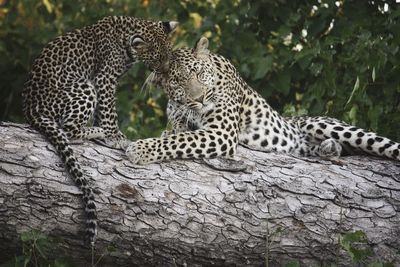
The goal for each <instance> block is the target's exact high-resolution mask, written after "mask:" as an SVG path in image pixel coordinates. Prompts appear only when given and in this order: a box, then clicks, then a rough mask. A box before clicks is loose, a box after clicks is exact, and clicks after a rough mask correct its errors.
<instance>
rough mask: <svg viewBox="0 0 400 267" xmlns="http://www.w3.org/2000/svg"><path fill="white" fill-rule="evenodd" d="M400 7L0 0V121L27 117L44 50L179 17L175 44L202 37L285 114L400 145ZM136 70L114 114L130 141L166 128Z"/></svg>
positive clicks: (213, 0)
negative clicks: (83, 36)
mask: <svg viewBox="0 0 400 267" xmlns="http://www.w3.org/2000/svg"><path fill="white" fill-rule="evenodd" d="M399 8H400V4H396V3H395V1H394V0H390V1H389V0H388V1H376V0H374V1H367V0H353V1H352V0H346V1H330V0H321V1H311V0H310V1H298V0H263V1H237V0H233V1H224V0H221V1H218V0H208V1H205V0H195V1H183V0H182V1H172V0H169V1H166V0H165V1H151V0H147V1H133V0H131V1H128V0H125V1H124V0H92V1H83V0H82V1H70V0H57V1H56V0H13V1H5V0H0V77H1V78H0V120H1V121H15V122H23V117H22V112H21V111H22V107H21V100H22V99H21V89H22V87H23V83H24V82H25V80H26V78H27V73H28V71H29V68H30V65H31V64H32V62H33V60H34V58H35V57H36V56H37V55H38V54H39V52H40V50H41V49H42V48H43V46H44V45H45V44H46V43H47V42H48V41H49V40H51V39H53V38H55V37H56V36H58V35H61V34H63V33H65V32H67V31H69V30H72V29H75V28H81V27H83V26H85V25H89V24H92V23H94V22H96V21H97V20H98V19H100V18H101V17H103V16H107V15H131V16H137V17H144V18H154V19H163V20H178V21H179V22H180V23H181V24H180V27H179V29H178V30H177V31H176V33H175V35H174V40H173V41H174V43H175V46H176V47H181V46H193V44H194V43H195V42H196V41H197V40H198V39H199V38H200V36H202V35H204V36H206V37H208V38H209V39H210V46H211V51H212V52H215V53H219V54H222V55H224V56H225V57H227V58H228V59H230V60H231V61H232V62H233V63H234V64H235V66H236V67H237V68H238V70H239V71H240V73H241V74H242V75H243V76H244V78H245V80H246V81H247V82H248V83H249V84H250V85H252V86H253V87H254V88H255V89H257V90H258V91H259V92H260V93H261V94H262V95H263V96H264V97H266V98H267V99H268V101H269V103H270V104H271V105H272V106H273V107H274V108H276V109H278V110H279V111H280V112H283V113H284V114H286V115H299V114H301V115H302V114H308V115H326V116H331V117H335V118H339V119H342V120H345V121H347V122H349V123H351V124H355V125H357V126H360V127H363V128H366V129H370V130H373V131H378V132H379V133H380V134H382V135H385V136H388V137H390V138H393V139H394V140H397V141H400V130H399V126H400V112H399V111H400V107H399V104H400V70H399V62H400V56H399V41H400V40H399V39H400V23H399V21H400V18H399V17H400V9H399ZM148 74H149V72H148V71H146V69H145V68H144V66H143V65H140V64H139V65H137V66H134V67H133V69H132V70H131V71H129V73H128V75H126V76H125V77H124V78H123V79H122V80H121V82H120V85H119V88H118V113H119V120H120V126H121V129H122V130H123V131H124V132H125V133H126V134H127V135H128V137H130V138H139V137H147V136H156V135H158V134H159V132H160V131H161V130H162V128H163V127H164V126H165V124H166V120H165V113H164V109H165V104H166V100H165V98H164V96H163V94H162V92H161V91H159V90H156V89H152V90H144V91H141V90H140V89H141V87H142V84H143V82H144V80H145V78H146V76H147V75H148Z"/></svg>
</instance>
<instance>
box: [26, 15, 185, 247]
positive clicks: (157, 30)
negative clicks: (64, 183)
mask: <svg viewBox="0 0 400 267" xmlns="http://www.w3.org/2000/svg"><path fill="white" fill-rule="evenodd" d="M176 25H177V23H176V22H161V21H160V22H157V21H150V20H144V19H138V18H133V17H124V16H113V17H106V18H103V19H101V20H99V21H98V22H97V23H96V24H94V25H91V26H87V27H84V28H82V29H79V30H74V31H72V32H69V33H66V34H64V35H62V36H59V37H57V38H56V39H55V40H53V41H51V42H50V43H49V44H48V45H47V46H46V47H45V48H44V49H43V51H42V52H41V54H40V55H39V57H38V58H37V59H36V60H35V62H34V64H33V66H32V69H31V71H30V75H29V79H28V81H27V82H26V84H25V86H24V91H23V99H24V113H25V117H26V120H27V122H28V123H29V124H30V125H32V126H33V127H34V128H35V129H37V130H39V131H40V132H41V133H43V134H44V135H45V136H46V137H47V138H48V140H49V141H50V142H51V143H52V144H53V145H54V146H55V148H56V149H57V151H58V152H59V154H60V155H61V157H62V160H63V161H64V162H65V165H66V168H67V170H68V171H69V173H70V174H71V176H72V177H73V179H74V180H75V182H76V184H77V186H78V187H79V188H80V189H81V190H82V191H83V201H84V203H85V212H86V216H87V222H86V225H87V238H88V240H87V241H89V242H90V244H91V245H92V246H93V245H94V242H95V237H96V231H97V221H96V219H97V215H96V206H95V203H94V195H93V191H92V189H91V187H90V186H89V185H88V181H87V179H86V178H85V177H84V173H83V171H82V168H81V166H80V164H79V163H78V161H77V160H76V157H75V156H74V153H73V150H72V148H71V146H70V145H69V143H70V141H71V140H73V139H91V138H102V139H105V141H106V142H107V143H109V144H110V145H112V146H114V147H121V146H122V145H123V143H124V140H125V137H124V135H123V134H122V133H121V132H120V131H119V128H118V124H117V114H116V109H115V91H116V86H117V83H118V79H119V78H120V77H121V76H122V75H123V74H124V73H125V72H126V71H127V70H128V69H129V67H130V66H131V65H132V64H133V63H135V62H137V61H143V62H144V63H145V64H146V65H147V66H149V67H150V68H152V69H157V68H159V67H160V64H161V63H162V62H163V61H164V59H165V57H167V56H168V51H170V45H169V42H168V34H169V33H170V32H171V31H172V30H173V29H174V28H175V27H176ZM93 116H94V122H93V125H94V127H87V124H88V122H89V121H90V120H91V118H92V117H93Z"/></svg>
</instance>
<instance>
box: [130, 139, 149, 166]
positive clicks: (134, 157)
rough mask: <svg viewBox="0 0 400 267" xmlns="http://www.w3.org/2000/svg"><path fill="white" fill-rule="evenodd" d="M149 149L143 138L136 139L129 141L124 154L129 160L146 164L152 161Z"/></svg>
mask: <svg viewBox="0 0 400 267" xmlns="http://www.w3.org/2000/svg"><path fill="white" fill-rule="evenodd" d="M149 152H150V151H149V149H148V148H147V147H146V144H145V142H144V141H143V140H138V141H135V142H131V143H130V144H129V145H128V147H127V149H126V151H125V154H126V155H127V156H128V158H129V160H130V161H131V162H132V163H134V164H148V163H151V162H154V160H152V158H151V155H152V154H150V153H149Z"/></svg>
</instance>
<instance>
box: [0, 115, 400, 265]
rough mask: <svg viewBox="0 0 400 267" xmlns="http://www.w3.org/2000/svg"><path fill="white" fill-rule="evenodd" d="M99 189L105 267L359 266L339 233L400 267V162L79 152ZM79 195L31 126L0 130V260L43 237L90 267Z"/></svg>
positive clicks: (90, 147)
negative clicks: (146, 160) (147, 158)
mask: <svg viewBox="0 0 400 267" xmlns="http://www.w3.org/2000/svg"><path fill="white" fill-rule="evenodd" d="M74 149H75V151H76V155H77V156H78V160H79V161H80V162H81V165H82V167H83V169H84V171H85V173H86V174H87V175H88V177H90V180H91V182H92V184H93V187H94V188H95V192H96V205H97V207H98V217H99V232H98V238H97V243H96V255H95V257H96V258H99V257H100V254H102V253H103V252H104V251H105V249H106V247H109V246H112V247H114V251H112V252H110V253H107V254H106V255H105V256H104V257H103V259H102V260H101V262H100V264H99V266H211V265H213V266H260V265H265V266H283V265H285V264H286V263H287V262H289V261H290V260H297V261H298V262H299V263H300V264H301V266H303V265H304V266H311V265H317V264H318V265H322V264H328V263H335V264H337V265H338V266H349V265H351V264H352V262H351V257H350V256H349V254H348V253H347V252H346V251H345V249H343V246H341V245H339V236H340V234H345V233H349V232H352V231H356V230H360V231H362V232H363V233H365V235H366V238H367V243H366V244H361V245H363V246H368V247H370V248H371V249H372V251H373V255H372V256H370V257H368V258H366V259H365V262H371V261H374V260H379V261H386V262H392V263H393V264H394V265H395V266H396V265H397V266H398V265H400V255H399V248H400V238H399V236H400V213H399V211H400V163H399V162H396V161H390V160H384V159H378V158H372V157H361V156H360V157H358V156H352V157H346V158H342V159H341V160H340V162H339V163H338V162H330V161H324V160H320V159H316V158H295V157H292V156H289V155H283V154H276V153H262V152H258V151H251V150H248V149H246V148H243V147H240V148H239V152H238V153H239V154H238V156H239V157H241V158H242V161H243V162H244V164H245V166H250V167H248V168H238V169H235V171H226V170H225V171H221V170H215V169H214V168H212V167H210V165H209V164H205V162H203V161H201V160H196V161H191V160H178V161H170V162H165V163H161V164H151V165H147V166H138V165H133V164H132V163H130V162H129V161H128V160H127V157H126V156H125V155H124V153H123V152H122V151H119V150H114V149H110V148H107V147H104V146H100V145H98V144H95V143H93V142H85V143H83V144H76V145H74ZM80 194H81V192H80V191H79V190H78V188H77V187H76V186H75V185H74V184H73V182H72V180H71V179H70V177H69V176H68V174H67V173H66V171H65V169H64V167H63V164H62V163H61V161H60V159H59V157H58V156H57V154H56V153H55V150H54V148H53V147H52V146H51V145H50V144H49V143H48V142H47V141H46V139H45V138H44V137H42V136H41V135H40V134H38V133H37V132H36V131H34V130H32V129H30V128H29V127H27V126H26V125H21V124H14V123H0V251H1V253H0V263H1V262H4V261H5V260H7V259H10V258H11V257H13V255H15V254H17V253H18V250H19V248H18V246H19V243H18V236H19V235H20V234H21V233H22V232H24V231H27V230H29V229H38V230H40V231H42V232H43V233H46V234H48V235H49V236H55V237H60V238H62V239H63V251H64V252H65V251H66V252H67V253H68V255H69V256H71V257H73V258H74V260H75V261H76V262H77V263H78V264H79V265H78V266H88V265H89V264H90V261H91V252H90V250H89V249H88V248H86V247H85V246H84V245H83V232H84V216H83V210H82V202H81V198H80Z"/></svg>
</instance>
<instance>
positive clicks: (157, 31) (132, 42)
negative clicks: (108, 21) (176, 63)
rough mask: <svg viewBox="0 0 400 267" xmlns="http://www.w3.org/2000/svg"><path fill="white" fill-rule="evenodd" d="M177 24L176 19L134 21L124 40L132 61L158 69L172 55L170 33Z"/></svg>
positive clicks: (128, 28)
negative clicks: (166, 20)
mask: <svg viewBox="0 0 400 267" xmlns="http://www.w3.org/2000/svg"><path fill="white" fill-rule="evenodd" d="M132 19H133V18H132ZM177 25H178V23H177V22H174V21H169V22H163V21H150V20H143V19H135V20H134V21H132V23H131V24H129V26H127V29H126V31H125V41H124V43H125V46H126V51H127V54H128V56H129V57H130V59H131V61H132V63H135V62H137V61H141V62H144V64H145V65H146V66H147V67H149V68H150V69H152V70H158V69H159V68H160V67H161V66H162V65H163V64H164V63H165V62H166V60H167V59H168V58H169V57H170V53H171V44H170V41H169V34H170V33H171V32H173V31H174V29H175V28H176V27H177Z"/></svg>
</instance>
